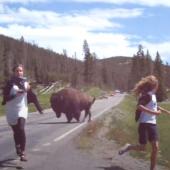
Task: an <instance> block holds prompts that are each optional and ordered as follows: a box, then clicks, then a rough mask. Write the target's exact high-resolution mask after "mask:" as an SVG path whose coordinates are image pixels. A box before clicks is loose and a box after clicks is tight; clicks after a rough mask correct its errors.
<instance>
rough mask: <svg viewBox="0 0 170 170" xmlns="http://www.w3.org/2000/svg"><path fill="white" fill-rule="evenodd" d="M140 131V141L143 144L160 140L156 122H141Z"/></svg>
mask: <svg viewBox="0 0 170 170" xmlns="http://www.w3.org/2000/svg"><path fill="white" fill-rule="evenodd" d="M138 133H139V143H140V144H142V145H145V144H147V141H148V140H149V141H150V142H153V141H158V140H159V134H158V130H157V125H156V124H151V123H140V124H139V128H138Z"/></svg>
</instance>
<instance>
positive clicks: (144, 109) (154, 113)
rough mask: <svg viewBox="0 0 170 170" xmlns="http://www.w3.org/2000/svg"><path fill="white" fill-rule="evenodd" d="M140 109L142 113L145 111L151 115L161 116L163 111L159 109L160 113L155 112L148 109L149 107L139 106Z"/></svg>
mask: <svg viewBox="0 0 170 170" xmlns="http://www.w3.org/2000/svg"><path fill="white" fill-rule="evenodd" d="M139 109H140V110H141V111H144V112H147V113H149V114H153V115H159V114H161V110H160V109H159V110H158V111H154V110H151V109H148V108H147V107H145V106H143V105H139Z"/></svg>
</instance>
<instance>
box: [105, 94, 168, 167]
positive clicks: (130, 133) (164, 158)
mask: <svg viewBox="0 0 170 170" xmlns="http://www.w3.org/2000/svg"><path fill="white" fill-rule="evenodd" d="M160 105H161V106H162V107H164V108H166V109H169V110H170V103H167V102H166V103H160ZM135 108H136V100H135V98H134V97H133V96H131V95H129V96H126V98H125V99H124V101H123V102H122V103H121V104H119V105H118V106H117V107H116V108H114V109H113V110H112V113H111V114H113V119H112V122H111V124H110V130H109V132H108V134H107V137H108V138H110V139H114V140H116V141H117V142H118V143H119V144H120V145H124V144H125V143H127V142H128V143H132V144H135V143H137V142H138V133H137V128H138V123H136V122H135V115H134V112H135ZM120 115H122V116H120ZM169 124H170V116H169V115H164V114H162V115H160V116H159V117H158V127H159V133H160V153H159V156H158V163H159V164H161V165H164V166H166V167H168V168H170V154H169V153H170V148H169V143H170V136H169V132H168V131H169ZM150 150H151V148H150V145H149V144H148V148H147V152H145V153H140V152H131V155H132V156H135V157H138V158H144V159H146V160H149V159H150Z"/></svg>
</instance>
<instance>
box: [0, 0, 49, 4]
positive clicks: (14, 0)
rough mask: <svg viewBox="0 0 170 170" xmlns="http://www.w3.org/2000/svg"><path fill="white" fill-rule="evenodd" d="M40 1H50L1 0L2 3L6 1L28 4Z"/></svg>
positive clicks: (46, 0) (44, 0)
mask: <svg viewBox="0 0 170 170" xmlns="http://www.w3.org/2000/svg"><path fill="white" fill-rule="evenodd" d="M38 2H48V0H1V2H0V3H1V4H2V3H3V4H5V3H11V4H14V3H21V4H27V3H38Z"/></svg>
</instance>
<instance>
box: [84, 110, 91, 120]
mask: <svg viewBox="0 0 170 170" xmlns="http://www.w3.org/2000/svg"><path fill="white" fill-rule="evenodd" d="M88 115H89V120H88V121H89V122H90V121H91V112H90V110H89V109H86V110H85V115H84V119H83V122H84V121H85V119H86V117H87V116H88Z"/></svg>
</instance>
